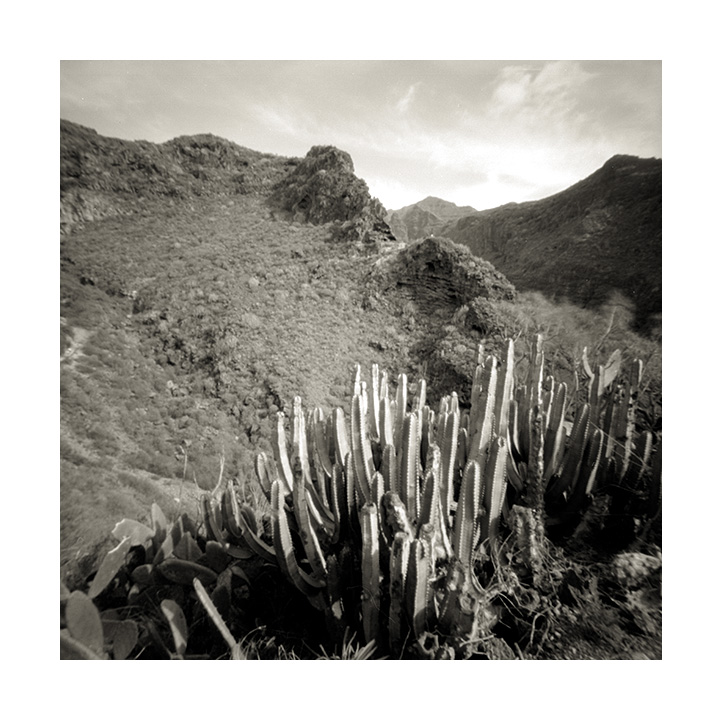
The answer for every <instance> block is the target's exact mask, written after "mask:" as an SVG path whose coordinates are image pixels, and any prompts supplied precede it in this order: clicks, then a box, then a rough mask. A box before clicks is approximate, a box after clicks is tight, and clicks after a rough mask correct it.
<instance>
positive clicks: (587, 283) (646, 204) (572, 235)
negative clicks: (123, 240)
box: [389, 155, 662, 330]
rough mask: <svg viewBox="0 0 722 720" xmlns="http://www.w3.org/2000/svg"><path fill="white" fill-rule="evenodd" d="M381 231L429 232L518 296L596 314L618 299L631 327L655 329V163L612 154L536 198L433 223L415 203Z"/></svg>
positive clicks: (658, 290) (658, 167)
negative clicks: (627, 304)
mask: <svg viewBox="0 0 722 720" xmlns="http://www.w3.org/2000/svg"><path fill="white" fill-rule="evenodd" d="M422 202H423V201H422ZM404 218H408V221H405V219H404ZM389 224H390V225H391V227H392V230H394V231H395V232H396V233H397V237H398V235H403V234H404V233H405V234H406V237H407V238H408V239H409V240H413V239H417V238H418V237H422V236H424V235H425V234H428V233H434V234H439V235H443V236H445V237H449V238H450V239H452V240H454V241H455V242H460V243H463V244H465V245H467V246H468V247H469V248H470V249H471V251H472V252H473V253H474V254H475V255H478V256H479V257H483V258H484V259H485V260H488V261H489V262H491V263H492V264H493V265H494V266H495V267H497V268H498V269H499V270H500V271H501V272H503V273H504V274H505V275H506V276H507V277H508V278H509V279H510V280H511V282H513V283H514V284H515V286H516V287H517V288H518V289H519V290H538V291H541V292H544V293H545V294H546V295H547V296H549V297H551V298H566V299H569V300H571V301H572V302H575V303H578V304H579V305H581V306H582V307H587V306H588V307H599V306H600V305H601V304H602V303H604V302H605V301H606V300H607V299H608V298H609V297H610V294H612V293H614V292H615V291H621V292H622V293H623V294H624V295H625V296H626V297H627V298H628V299H629V300H631V301H632V302H633V303H634V304H635V312H636V324H637V327H638V328H640V329H643V330H650V329H652V328H653V327H655V326H656V325H657V324H658V317H657V316H659V315H660V314H661V311H662V161H661V159H658V158H638V157H635V156H631V155H615V156H613V157H611V158H610V159H609V160H607V162H605V163H604V165H602V167H600V168H599V169H598V170H596V171H595V172H594V173H592V174H591V175H589V176H588V177H586V178H584V179H582V180H580V181H578V182H577V183H575V184H573V185H571V186H570V187H569V188H567V189H566V190H562V191H560V192H558V193H555V194H554V195H550V196H549V197H547V198H542V199H541V200H532V201H527V202H524V203H507V204H505V205H501V206H499V207H496V208H490V209H487V210H480V211H476V212H474V213H469V214H467V215H464V216H462V217H459V218H454V219H450V220H448V221H447V222H445V223H441V224H440V223H439V222H438V219H436V218H429V216H428V215H427V214H426V211H425V210H424V209H423V206H422V205H421V203H418V204H415V205H411V206H407V208H405V214H404V216H398V215H397V216H396V217H393V216H392V218H391V219H390V221H389ZM399 225H404V226H405V227H404V228H400V227H399Z"/></svg>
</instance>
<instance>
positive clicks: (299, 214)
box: [269, 145, 394, 242]
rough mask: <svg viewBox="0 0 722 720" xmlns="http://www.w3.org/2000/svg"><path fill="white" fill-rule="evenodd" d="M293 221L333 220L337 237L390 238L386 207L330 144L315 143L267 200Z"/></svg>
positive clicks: (344, 154) (346, 156) (316, 222)
mask: <svg viewBox="0 0 722 720" xmlns="http://www.w3.org/2000/svg"><path fill="white" fill-rule="evenodd" d="M269 202H270V204H271V205H274V206H275V207H277V208H279V209H280V210H282V211H284V212H286V213H288V215H289V216H290V218H291V219H292V220H294V221H296V222H299V221H300V222H307V223H311V224H313V225H321V224H324V223H330V222H337V223H340V224H341V226H340V227H339V229H338V232H337V234H336V235H337V239H339V240H350V241H362V242H369V241H373V240H393V239H394V237H393V235H392V234H391V230H390V229H389V226H388V225H387V224H386V221H385V220H384V216H385V215H386V210H385V209H384V207H383V205H382V204H381V203H380V202H379V201H378V200H377V199H376V198H372V197H371V195H370V194H369V189H368V185H367V184H366V183H365V182H364V181H363V180H362V179H361V178H358V177H356V175H355V173H354V166H353V160H351V156H350V155H349V154H348V153H347V152H344V151H343V150H339V149H337V148H335V147H333V146H331V145H316V146H314V147H312V148H311V149H310V150H309V151H308V153H307V154H306V157H305V158H304V159H303V160H302V161H301V162H300V163H299V164H298V165H297V166H296V167H295V168H294V169H293V171H292V172H290V173H289V174H288V175H287V176H286V177H284V178H282V179H281V180H280V181H279V182H278V183H277V185H276V186H275V188H274V191H273V193H272V195H271V197H270V200H269Z"/></svg>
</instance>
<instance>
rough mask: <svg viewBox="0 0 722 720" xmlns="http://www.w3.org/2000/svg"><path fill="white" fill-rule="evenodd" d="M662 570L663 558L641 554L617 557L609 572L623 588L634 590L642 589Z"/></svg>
mask: <svg viewBox="0 0 722 720" xmlns="http://www.w3.org/2000/svg"><path fill="white" fill-rule="evenodd" d="M661 568H662V558H661V557H655V556H654V555H645V554H644V553H640V552H626V553H620V554H619V555H617V556H616V557H615V558H614V559H613V560H612V562H611V564H610V568H609V572H610V575H611V577H612V579H613V580H614V581H615V582H617V583H618V584H619V585H620V586H621V587H623V588H625V589H627V590H633V589H635V588H638V587H641V586H642V585H643V584H644V583H645V582H646V581H647V580H649V579H650V578H651V576H652V575H654V574H655V573H656V572H657V571H659V570H661Z"/></svg>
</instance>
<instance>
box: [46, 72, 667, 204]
mask: <svg viewBox="0 0 722 720" xmlns="http://www.w3.org/2000/svg"><path fill="white" fill-rule="evenodd" d="M60 117H61V118H64V119H67V120H72V121H74V122H78V123H80V124H82V125H86V126H88V127H91V128H93V129H94V130H97V131H98V132H99V133H100V134H101V135H107V136H110V137H117V138H124V139H132V140H150V141H152V142H163V141H165V140H170V139H171V138H173V137H177V136H179V135H193V134H198V133H212V134H214V135H218V136H220V137H223V138H226V139H228V140H232V141H234V142H236V143H238V144H239V145H243V146H245V147H248V148H251V149H253V150H260V151H263V152H270V153H275V154H278V155H284V156H299V157H300V156H303V155H305V154H306V153H307V152H308V150H309V149H310V148H311V147H312V146H313V145H335V146H336V147H338V148H340V149H342V150H345V151H347V152H348V153H350V155H351V157H352V158H353V161H354V166H355V169H356V174H357V175H358V176H359V177H361V178H363V179H364V180H365V181H366V182H367V183H368V185H369V188H370V190H371V194H372V195H374V196H375V197H378V198H379V199H380V200H381V202H382V203H383V204H384V205H385V207H386V208H387V209H389V210H391V209H394V210H395V209H399V208H400V207H402V206H405V205H409V204H411V203H414V202H418V201H419V200H422V199H423V198H425V197H427V196H428V195H433V196H436V197H440V198H443V199H444V200H449V201H451V202H455V203H456V204H457V205H471V206H472V207H474V208H476V209H479V210H482V209H486V208H490V207H497V206H498V205H502V204H504V203H507V202H523V201H526V200H536V199H539V198H542V197H547V196H549V195H552V194H554V193H556V192H559V191H561V190H564V189H565V188H567V187H569V186H570V185H572V184H574V183H575V182H577V181H579V180H581V179H583V178H585V177H587V176H588V175H590V174H591V173H592V172H594V171H595V170H597V169H598V168H599V167H600V166H601V165H602V164H603V163H604V162H606V161H607V160H608V159H609V158H610V157H611V156H612V155H616V154H629V155H638V156H640V157H661V155H662V63H661V61H622V60H607V61H586V60H585V61H574V60H563V61H508V60H504V61H488V60H484V61H466V60H463V61H456V60H453V61H452V60H449V61H446V60H441V61H439V60H436V61H431V60H429V61H406V60H393V61H382V60H366V61H355V60H353V61H352V60H345V61H335V60H318V61H312V60H299V61H294V60H284V61H267V60H245V61H215V60H208V61H191V60H181V61H164V60H155V61H136V60H131V61H124V60H121V61H62V62H61V63H60Z"/></svg>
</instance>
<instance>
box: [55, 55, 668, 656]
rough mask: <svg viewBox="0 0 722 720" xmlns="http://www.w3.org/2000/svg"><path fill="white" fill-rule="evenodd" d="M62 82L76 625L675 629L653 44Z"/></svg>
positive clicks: (63, 641)
mask: <svg viewBox="0 0 722 720" xmlns="http://www.w3.org/2000/svg"><path fill="white" fill-rule="evenodd" d="M480 54H481V53H480ZM59 86H60V134H59V156H60V229H59V232H60V244H59V247H60V251H59V264H60V267H59V271H60V276H59V277H60V282H59V286H60V373H59V385H60V412H59V417H60V457H59V467H60V473H59V474H60V493H59V494H60V500H59V511H60V557H59V561H60V659H61V660H63V659H88V660H566V661H572V660H661V659H662V61H661V60H660V59H648V60H638V59H630V60H574V59H560V60H555V59H550V60H539V59H537V60H523V59H518V60H461V59H459V60H401V59H397V60H394V59H388V60H341V59H340V60H311V59H308V60H294V59H278V60H271V59H257V60H152V59H150V60H83V59H63V60H60V61H59ZM51 121H52V117H51ZM53 322H54V321H53ZM670 417H673V416H672V415H670ZM53 622H54V621H53ZM512 667H513V666H512Z"/></svg>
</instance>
